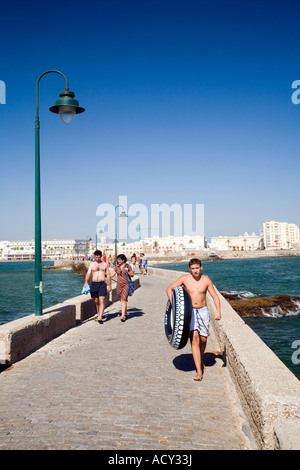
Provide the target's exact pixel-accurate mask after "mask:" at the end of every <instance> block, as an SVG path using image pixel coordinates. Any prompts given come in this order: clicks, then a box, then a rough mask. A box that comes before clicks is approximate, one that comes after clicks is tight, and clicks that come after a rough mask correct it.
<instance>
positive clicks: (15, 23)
mask: <svg viewBox="0 0 300 470" xmlns="http://www.w3.org/2000/svg"><path fill="white" fill-rule="evenodd" d="M65 8H66V10H67V11H71V12H72V14H71V15H64V18H63V25H61V4H60V3H59V2H58V1H57V0H54V1H52V2H48V1H46V2H44V4H43V10H40V8H39V7H38V2H37V1H35V0H34V1H29V2H26V3H24V2H21V1H19V0H17V1H16V2H14V3H13V4H10V3H8V4H5V5H4V6H2V7H1V16H2V18H3V22H2V26H1V32H0V37H1V44H2V45H3V47H2V68H1V69H0V82H1V84H5V101H4V100H3V97H2V100H1V96H0V102H1V103H3V104H0V122H1V130H0V133H1V134H0V135H1V139H0V155H1V157H0V158H1V174H2V178H1V193H0V196H1V201H2V203H1V211H0V219H1V230H0V239H1V240H18V239H19V240H22V239H23V240H25V239H27V240H30V239H33V238H34V117H35V84H36V80H37V78H38V76H39V75H40V74H41V73H42V72H44V71H45V70H49V69H57V70H60V71H61V72H63V73H64V74H66V76H67V77H68V80H69V86H70V89H71V90H72V91H74V92H75V98H76V99H78V100H79V103H80V105H81V106H83V107H84V108H85V109H86V112H85V113H83V115H79V116H76V118H75V120H74V121H73V122H72V123H71V124H70V125H68V126H66V125H65V124H63V123H62V122H61V121H60V119H58V117H57V116H55V115H54V114H52V113H50V112H49V107H50V106H52V105H53V104H54V102H55V100H56V99H58V95H59V92H61V91H62V90H63V88H64V82H63V80H62V78H61V77H59V76H56V74H52V75H51V74H49V75H48V76H46V77H44V78H43V79H42V81H41V84H40V121H41V184H42V238H43V239H52V238H54V237H55V236H56V237H58V238H61V239H67V238H72V236H73V235H75V236H76V238H83V239H84V238H86V237H87V236H91V237H92V238H93V240H94V239H95V234H96V227H97V224H98V222H99V217H97V215H96V211H97V207H98V206H99V205H100V204H105V203H106V204H113V205H114V206H115V205H117V204H118V198H119V195H120V194H127V196H128V204H129V205H133V204H143V205H145V206H147V207H150V205H151V204H168V205H169V206H171V205H172V204H179V205H181V206H183V205H184V204H193V205H195V204H203V205H204V208H205V211H204V235H205V237H206V238H207V239H210V238H211V237H212V236H218V235H221V234H226V233H236V234H239V233H244V232H248V233H252V232H255V233H257V232H258V230H259V228H260V227H261V226H262V224H263V222H264V221H266V220H282V221H286V222H293V223H295V224H297V225H298V226H300V213H299V209H298V204H297V194H296V188H297V187H298V175H299V170H300V159H299V145H298V136H299V132H300V106H299V105H297V104H295V103H296V100H295V99H294V100H292V96H293V94H294V93H295V91H296V92H297V90H295V88H292V85H293V84H294V87H295V81H296V80H299V79H300V69H299V66H298V64H297V54H298V44H299V40H300V31H299V27H298V13H300V5H299V4H297V3H296V2H294V1H292V0H291V1H287V2H283V1H279V2H276V3H275V4H274V3H272V2H270V1H266V0H262V1H260V2H253V1H245V2H240V1H237V0H229V1H228V2H224V1H216V2H214V3H213V4H209V3H208V2H204V1H201V0H200V1H196V0H189V1H188V2H183V1H169V0H162V1H160V2H158V1H156V0H151V1H150V0H149V1H148V0H145V1H140V2H137V1H134V0H133V1H131V2H126V3H124V2H122V1H118V0H112V1H111V2H109V3H108V2H104V1H99V2H91V1H88V2H86V3H85V5H83V6H80V5H77V4H74V3H71V2H69V1H68V0H67V1H66V3H65ZM16 11H17V14H16ZM45 12H46V14H45ZM75 23H78V24H80V28H75ZM33 32H34V34H33ZM3 90H4V88H3V87H2V94H3ZM295 96H296V95H295V94H294V97H295ZM4 102H5V104H4Z"/></svg>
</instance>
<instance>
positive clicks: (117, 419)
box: [0, 275, 256, 451]
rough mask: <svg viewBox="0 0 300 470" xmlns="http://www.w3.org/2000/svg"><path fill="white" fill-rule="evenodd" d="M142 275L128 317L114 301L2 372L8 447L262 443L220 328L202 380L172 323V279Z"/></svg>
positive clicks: (1, 435)
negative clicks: (167, 319) (178, 345)
mask: <svg viewBox="0 0 300 470" xmlns="http://www.w3.org/2000/svg"><path fill="white" fill-rule="evenodd" d="M140 280H141V287H140V288H139V289H137V290H136V292H135V293H134V295H133V296H132V297H131V298H129V302H128V312H129V316H128V320H127V321H126V322H125V323H122V322H121V321H120V317H119V312H120V304H119V302H116V303H113V304H112V305H111V306H109V307H108V308H107V309H106V310H105V315H104V318H105V322H104V324H103V325H100V324H98V323H96V322H95V321H94V320H93V319H91V320H89V321H86V322H84V323H82V324H80V325H79V326H76V327H74V328H72V329H70V330H68V331H67V332H66V333H64V334H62V335H61V336H59V337H57V338H55V339H53V340H52V341H50V342H49V343H47V344H46V345H45V346H43V347H41V348H39V349H38V350H37V351H36V352H34V353H32V354H30V355H29V356H28V357H26V358H24V359H22V360H21V361H19V362H16V363H15V364H13V366H12V367H11V368H9V369H7V370H5V371H3V372H2V373H1V374H0V390H1V395H0V450H4V449H27V450H28V449H29V450H30V449H53V450H54V449H65V450H68V449H91V450H95V449H110V450H116V451H118V450H119V451H121V450H134V449H137V450H147V449H151V450H168V449H171V450H185V449H190V450H191V449H193V450H198V449H199V450H200V449H201V450H202V449H207V450H225V449H226V450H240V449H255V448H256V445H255V443H254V440H253V439H252V437H251V436H252V435H251V431H250V427H249V424H248V422H247V419H246V417H245V415H244V413H243V411H242V408H241V405H240V402H239V399H238V397H237V395H236V391H235V388H234V385H233V383H232V381H231V379H230V376H229V373H228V370H227V367H225V364H224V362H223V359H222V356H221V354H220V351H219V349H218V343H217V341H216V338H215V336H214V334H212V335H211V336H210V338H209V341H208V346H207V349H206V353H205V363H206V370H205V373H204V378H203V380H202V382H195V381H194V380H193V378H194V376H195V370H194V364H193V359H192V355H191V350H190V345H189V344H188V345H187V346H186V347H185V348H184V349H182V350H179V351H176V350H174V349H173V348H171V346H170V345H169V344H168V342H167V339H166V337H165V333H164V310H165V306H166V300H167V298H166V293H165V289H166V287H167V285H168V284H170V282H171V281H170V279H164V278H160V277H157V276H152V275H150V276H140ZM212 333H213V330H212Z"/></svg>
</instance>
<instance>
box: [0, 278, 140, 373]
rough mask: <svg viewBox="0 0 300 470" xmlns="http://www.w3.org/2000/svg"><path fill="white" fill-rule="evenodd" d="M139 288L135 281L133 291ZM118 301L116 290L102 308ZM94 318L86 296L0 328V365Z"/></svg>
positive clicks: (93, 310)
mask: <svg viewBox="0 0 300 470" xmlns="http://www.w3.org/2000/svg"><path fill="white" fill-rule="evenodd" d="M138 287H140V280H139V278H137V279H134V288H135V289H137V288H138ZM117 300H118V298H117V294H116V288H113V289H112V291H111V292H110V293H109V294H107V296H106V299H105V304H106V306H107V305H110V304H111V303H113V302H116V301H117ZM95 314H96V309H95V304H94V300H93V299H91V297H90V295H89V294H88V295H84V294H83V295H79V296H77V297H73V298H72V299H68V300H66V301H65V302H63V303H60V304H57V305H54V306H53V307H50V308H47V309H44V310H43V315H41V316H35V315H27V316H25V317H23V318H19V319H18V320H14V321H11V322H8V323H5V324H4V325H1V326H0V364H3V365H6V366H8V365H11V364H13V363H15V362H17V361H19V360H20V359H22V358H24V357H25V356H27V355H28V354H30V353H32V352H33V351H35V350H36V349H38V348H40V347H41V346H42V345H43V344H45V343H47V342H48V341H51V340H52V339H53V338H55V337H56V336H59V335H61V334H62V333H65V332H66V331H67V330H68V329H70V328H73V327H74V326H76V325H77V324H78V323H81V322H83V321H86V320H88V319H89V318H91V317H93V316H94V315H95Z"/></svg>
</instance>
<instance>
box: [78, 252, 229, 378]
mask: <svg viewBox="0 0 300 470" xmlns="http://www.w3.org/2000/svg"><path fill="white" fill-rule="evenodd" d="M141 255H144V254H143V253H142V254H141ZM142 258H143V256H142V257H141V259H142ZM137 263H138V260H137V257H136V255H133V256H132V258H131V260H130V263H128V262H127V258H126V256H125V255H124V254H120V255H118V256H117V264H116V265H114V266H113V268H112V270H111V271H110V269H109V266H108V264H107V263H106V262H105V261H103V260H102V252H101V251H100V250H96V251H95V253H94V261H92V262H91V263H90V266H89V269H88V271H87V274H86V277H85V283H84V287H86V286H87V285H88V281H89V279H90V276H91V275H92V282H91V285H90V294H91V297H92V298H93V299H94V301H95V305H96V310H97V318H96V321H97V322H98V323H100V324H101V323H103V312H104V308H105V296H106V294H107V292H110V291H111V279H112V278H113V277H114V276H115V275H117V287H116V291H117V296H118V299H119V300H120V302H121V321H122V322H125V321H126V317H127V300H128V295H129V280H130V279H131V278H133V276H134V274H135V268H136V264H137ZM202 268H203V266H202V263H201V261H200V260H199V259H198V258H193V259H191V260H190V262H189V269H190V273H187V274H184V275H182V276H180V277H179V278H178V279H177V280H176V281H174V282H173V283H172V284H170V285H169V286H168V287H167V290H166V293H167V296H168V298H169V300H170V302H171V303H172V294H173V291H174V289H175V288H176V287H179V286H183V287H184V288H185V289H186V291H187V292H188V294H189V295H190V297H191V301H192V306H193V309H192V320H191V327H190V341H191V348H192V354H193V359H194V362H195V366H196V371H197V375H196V377H195V378H194V380H196V381H200V380H202V376H203V370H204V363H203V354H204V351H205V348H206V342H207V338H208V336H209V324H210V315H209V311H208V308H207V305H206V293H207V292H209V294H210V295H211V297H212V299H213V301H214V304H215V307H216V315H215V319H216V320H220V319H221V310H220V300H219V297H218V295H217V293H216V291H215V289H214V286H213V283H212V281H211V279H210V278H209V277H208V276H206V275H204V274H202ZM140 269H141V273H142V274H147V258H146V257H145V258H144V261H141V263H140ZM105 279H107V282H106V281H105Z"/></svg>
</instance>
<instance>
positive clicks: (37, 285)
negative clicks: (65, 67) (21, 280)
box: [34, 70, 85, 315]
mask: <svg viewBox="0 0 300 470" xmlns="http://www.w3.org/2000/svg"><path fill="white" fill-rule="evenodd" d="M52 72H53V73H58V74H59V75H62V76H63V78H64V79H65V85H66V87H65V90H64V91H62V92H61V93H60V94H59V99H58V100H57V101H56V103H55V105H54V106H52V107H51V108H49V109H50V111H52V112H53V113H56V114H59V116H60V118H61V119H62V120H63V121H64V122H65V123H66V124H70V122H71V121H73V119H74V117H75V115H76V114H79V113H83V112H84V111H85V109H84V108H81V107H80V106H79V103H78V101H77V100H75V99H74V96H75V94H74V93H73V92H72V91H69V86H68V80H67V77H66V76H65V75H64V74H63V73H62V72H59V71H58V70H47V71H46V72H44V73H42V74H41V75H40V76H39V78H38V79H37V82H36V117H35V269H34V290H35V315H42V313H43V307H42V290H43V289H42V249H41V248H42V247H41V245H42V237H41V177H40V120H39V83H40V80H41V78H42V77H43V76H44V75H46V74H47V73H52Z"/></svg>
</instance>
